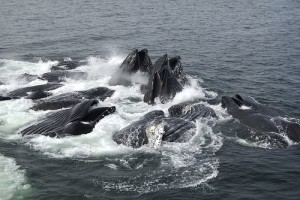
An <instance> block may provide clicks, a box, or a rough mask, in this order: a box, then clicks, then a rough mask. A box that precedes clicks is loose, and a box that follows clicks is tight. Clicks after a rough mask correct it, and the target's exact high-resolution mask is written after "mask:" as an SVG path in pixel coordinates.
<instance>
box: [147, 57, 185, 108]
mask: <svg viewBox="0 0 300 200" xmlns="http://www.w3.org/2000/svg"><path fill="white" fill-rule="evenodd" d="M182 71H183V70H182V66H181V63H180V57H174V58H171V59H169V58H168V56H167V54H165V55H164V56H162V57H160V58H159V59H158V60H157V61H156V62H155V63H154V65H153V68H152V71H151V74H150V77H149V81H148V85H147V86H146V87H145V89H144V90H145V91H146V92H145V95H144V102H146V103H149V104H154V100H155V98H156V97H158V98H159V99H160V101H161V102H162V103H165V102H166V101H168V100H170V99H173V98H174V97H175V95H176V93H177V92H180V91H182V89H183V85H184V84H186V83H187V79H186V77H185V76H184V74H183V73H182Z"/></svg>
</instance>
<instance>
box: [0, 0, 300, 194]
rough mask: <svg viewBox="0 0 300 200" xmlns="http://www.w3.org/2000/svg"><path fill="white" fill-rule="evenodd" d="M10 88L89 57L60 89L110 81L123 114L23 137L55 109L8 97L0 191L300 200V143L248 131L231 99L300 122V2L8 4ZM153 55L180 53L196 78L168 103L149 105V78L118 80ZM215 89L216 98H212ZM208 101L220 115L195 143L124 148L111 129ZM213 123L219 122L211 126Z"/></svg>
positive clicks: (5, 35) (2, 70)
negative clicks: (82, 76)
mask: <svg viewBox="0 0 300 200" xmlns="http://www.w3.org/2000/svg"><path fill="white" fill-rule="evenodd" d="M0 5H1V6H0V81H2V82H4V83H5V84H4V85H0V94H5V93H6V92H8V91H11V90H13V89H16V88H20V87H24V86H31V85H37V84H42V83H45V82H44V81H42V80H35V81H32V82H26V81H24V80H20V79H18V75H20V74H22V73H30V74H37V75H41V74H43V73H45V72H48V71H50V67H51V66H52V65H54V64H56V63H57V62H58V61H62V60H80V61H85V62H86V64H85V65H83V66H81V67H80V68H79V69H80V70H82V71H85V72H88V75H89V77H88V78H87V79H86V80H77V81H75V80H71V79H68V80H67V82H66V83H65V85H64V86H63V87H62V88H59V89H56V90H55V91H54V93H55V94H61V93H64V92H67V91H77V90H86V89H89V88H92V87H99V86H105V87H109V88H110V89H114V90H116V92H115V93H114V95H113V96H112V97H110V98H108V99H107V100H105V101H104V102H103V105H105V106H107V105H109V106H112V105H114V106H116V108H117V112H116V113H115V114H112V115H109V116H107V117H105V118H104V119H103V120H101V121H100V122H99V123H98V124H97V125H96V127H95V129H94V130H93V131H92V133H90V134H87V135H82V136H78V137H66V138H62V139H57V138H49V137H45V136H34V137H25V138H22V137H21V136H20V135H19V134H18V131H19V130H20V129H21V128H23V127H25V126H28V125H29V124H32V123H34V122H35V121H37V120H38V119H39V118H41V117H42V116H44V115H45V114H46V113H47V111H38V112H36V111H32V110H30V109H29V108H30V107H31V106H32V105H33V102H32V101H31V100H28V99H18V100H11V101H2V102H0V199H1V200H6V199H24V200H25V199H26V200H27V199H28V200H31V199H32V200H33V199H34V200H37V199H72V200H75V199H78V200H82V199H299V198H300V145H299V144H297V143H294V142H290V143H289V146H288V147H287V148H277V147H276V146H273V145H272V144H270V143H269V142H268V141H265V140H261V139H259V138H258V139H257V140H255V139H254V140H248V139H247V138H245V137H242V136H243V135H245V134H246V133H248V132H249V130H247V129H245V128H243V127H241V126H240V124H239V123H238V122H237V121H235V120H233V119H232V117H231V116H230V115H229V114H228V113H227V111H226V110H225V109H223V108H222V107H221V104H220V101H221V97H222V96H223V95H234V94H242V95H247V96H252V97H253V98H255V99H256V100H257V101H258V102H260V103H262V104H265V105H268V106H271V107H274V108H276V109H280V110H283V111H284V112H286V113H287V114H288V116H289V117H290V119H293V120H296V121H297V120H298V122H299V119H300V109H299V104H300V1H298V0H287V1H286V0H260V1H255V0H242V1H233V0H219V1H216V0H210V1H203V0H186V1H181V0H172V1H171V0H166V1H158V0H153V1H138V0H123V1H121V0H120V1H107V0H102V1H92V0H84V1H79V0H70V1H58V0H53V1H43V0H24V1H17V0H10V1H5V0H0ZM136 48H137V49H143V48H147V49H148V51H149V55H150V57H151V59H152V62H155V60H156V59H157V58H159V57H160V56H162V55H164V54H168V55H169V56H171V57H172V56H177V55H179V56H180V57H181V61H182V65H183V67H184V70H185V72H186V73H187V74H188V76H189V79H190V80H191V82H192V84H191V85H190V86H187V87H185V88H184V90H183V91H182V92H181V93H179V94H178V95H176V97H175V98H174V100H173V101H171V102H168V103H167V104H161V103H157V104H156V105H155V106H151V105H148V104H146V103H143V101H142V99H143V94H142V93H141V92H140V90H139V83H136V84H134V85H133V86H132V87H125V86H109V85H108V80H109V78H110V77H111V75H112V73H113V72H114V71H115V70H117V68H118V66H119V65H120V64H121V63H122V61H123V60H124V58H125V57H126V56H127V54H128V53H129V52H131V51H132V50H134V49H136ZM205 94H209V96H210V98H209V99H206V95H205ZM197 98H202V99H203V103H205V104H206V105H208V106H210V107H211V108H213V109H214V110H215V111H216V113H217V115H218V116H219V119H217V120H212V119H210V120H211V121H207V120H198V121H197V122H196V124H197V128H196V129H197V130H196V135H195V136H194V137H193V138H192V140H191V141H189V142H187V143H181V144H179V143H173V144H170V143H165V144H163V145H162V147H161V148H159V149H151V148H149V147H146V146H145V147H142V148H140V149H132V148H129V147H125V146H122V145H117V144H116V143H115V142H114V141H113V140H112V135H113V134H114V133H116V132H117V131H118V130H120V129H121V128H123V127H125V126H127V125H129V124H130V123H132V122H134V121H136V120H137V119H139V118H140V117H141V116H143V115H144V114H145V113H147V112H149V111H151V110H154V109H161V110H163V111H167V109H168V108H169V107H170V106H171V105H174V104H176V103H180V102H184V101H188V100H193V99H197ZM211 124H214V126H213V127H211V126H210V125H211Z"/></svg>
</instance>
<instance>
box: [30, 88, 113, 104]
mask: <svg viewBox="0 0 300 200" xmlns="http://www.w3.org/2000/svg"><path fill="white" fill-rule="evenodd" d="M113 93H114V90H111V89H108V88H106V87H97V88H92V89H89V90H85V91H76V92H68V93H63V94H60V95H56V96H51V97H48V98H44V99H40V100H37V101H35V102H34V103H35V105H34V106H33V107H32V108H31V109H33V110H56V109H61V108H67V107H71V106H74V105H76V104H78V103H80V102H82V101H84V100H86V99H99V100H101V101H104V100H105V99H106V98H107V97H110V96H111V95H112V94H113Z"/></svg>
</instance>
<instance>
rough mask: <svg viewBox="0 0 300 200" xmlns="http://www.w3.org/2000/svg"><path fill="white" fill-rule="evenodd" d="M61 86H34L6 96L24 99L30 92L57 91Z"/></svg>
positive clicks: (48, 84)
mask: <svg viewBox="0 0 300 200" xmlns="http://www.w3.org/2000/svg"><path fill="white" fill-rule="evenodd" d="M61 86H62V84H59V83H47V84H44V85H35V86H30V87H25V88H20V89H17V90H14V91H11V92H9V93H8V94H7V96H10V97H25V96H27V95H28V93H30V92H36V91H50V90H55V89H57V88H59V87H61Z"/></svg>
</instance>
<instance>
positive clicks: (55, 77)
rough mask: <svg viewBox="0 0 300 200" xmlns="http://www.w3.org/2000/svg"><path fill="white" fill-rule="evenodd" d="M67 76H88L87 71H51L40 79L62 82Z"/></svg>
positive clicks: (83, 77)
mask: <svg viewBox="0 0 300 200" xmlns="http://www.w3.org/2000/svg"><path fill="white" fill-rule="evenodd" d="M66 78H71V79H85V78H87V73H86V72H81V71H63V70H57V71H51V72H47V73H45V74H43V75H42V76H41V77H40V79H42V80H47V81H48V82H62V81H65V80H66Z"/></svg>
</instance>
